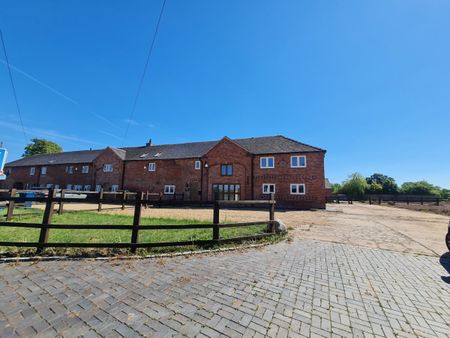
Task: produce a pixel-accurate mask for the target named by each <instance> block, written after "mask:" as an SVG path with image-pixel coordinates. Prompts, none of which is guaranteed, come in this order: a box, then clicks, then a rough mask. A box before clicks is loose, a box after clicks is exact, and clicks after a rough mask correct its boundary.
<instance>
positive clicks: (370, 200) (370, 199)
mask: <svg viewBox="0 0 450 338" xmlns="http://www.w3.org/2000/svg"><path fill="white" fill-rule="evenodd" d="M369 205H372V196H369Z"/></svg>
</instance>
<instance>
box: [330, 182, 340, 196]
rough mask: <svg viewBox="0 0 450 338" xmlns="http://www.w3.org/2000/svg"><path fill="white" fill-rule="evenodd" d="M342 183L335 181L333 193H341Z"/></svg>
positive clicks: (332, 187)
mask: <svg viewBox="0 0 450 338" xmlns="http://www.w3.org/2000/svg"><path fill="white" fill-rule="evenodd" d="M341 189H342V187H341V185H340V184H339V183H333V185H332V186H331V191H332V193H333V194H339V193H340V192H341Z"/></svg>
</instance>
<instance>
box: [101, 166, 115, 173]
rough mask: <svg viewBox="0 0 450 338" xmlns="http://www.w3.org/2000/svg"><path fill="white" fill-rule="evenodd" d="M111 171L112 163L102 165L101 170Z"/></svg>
mask: <svg viewBox="0 0 450 338" xmlns="http://www.w3.org/2000/svg"><path fill="white" fill-rule="evenodd" d="M112 171H113V166H112V164H104V165H103V172H105V173H112Z"/></svg>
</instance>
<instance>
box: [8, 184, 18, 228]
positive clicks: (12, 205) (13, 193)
mask: <svg viewBox="0 0 450 338" xmlns="http://www.w3.org/2000/svg"><path fill="white" fill-rule="evenodd" d="M16 192H17V190H16V189H14V188H12V189H11V190H10V191H9V198H14V197H16ZM15 206H16V202H15V201H11V200H9V203H8V211H7V212H6V221H7V222H9V221H11V220H12V217H13V214H14V208H15Z"/></svg>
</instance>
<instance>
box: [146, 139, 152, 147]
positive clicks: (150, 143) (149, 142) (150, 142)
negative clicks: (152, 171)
mask: <svg viewBox="0 0 450 338" xmlns="http://www.w3.org/2000/svg"><path fill="white" fill-rule="evenodd" d="M151 145H152V139H151V138H149V139H148V141H147V143H146V144H145V146H146V147H150V146H151Z"/></svg>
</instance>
